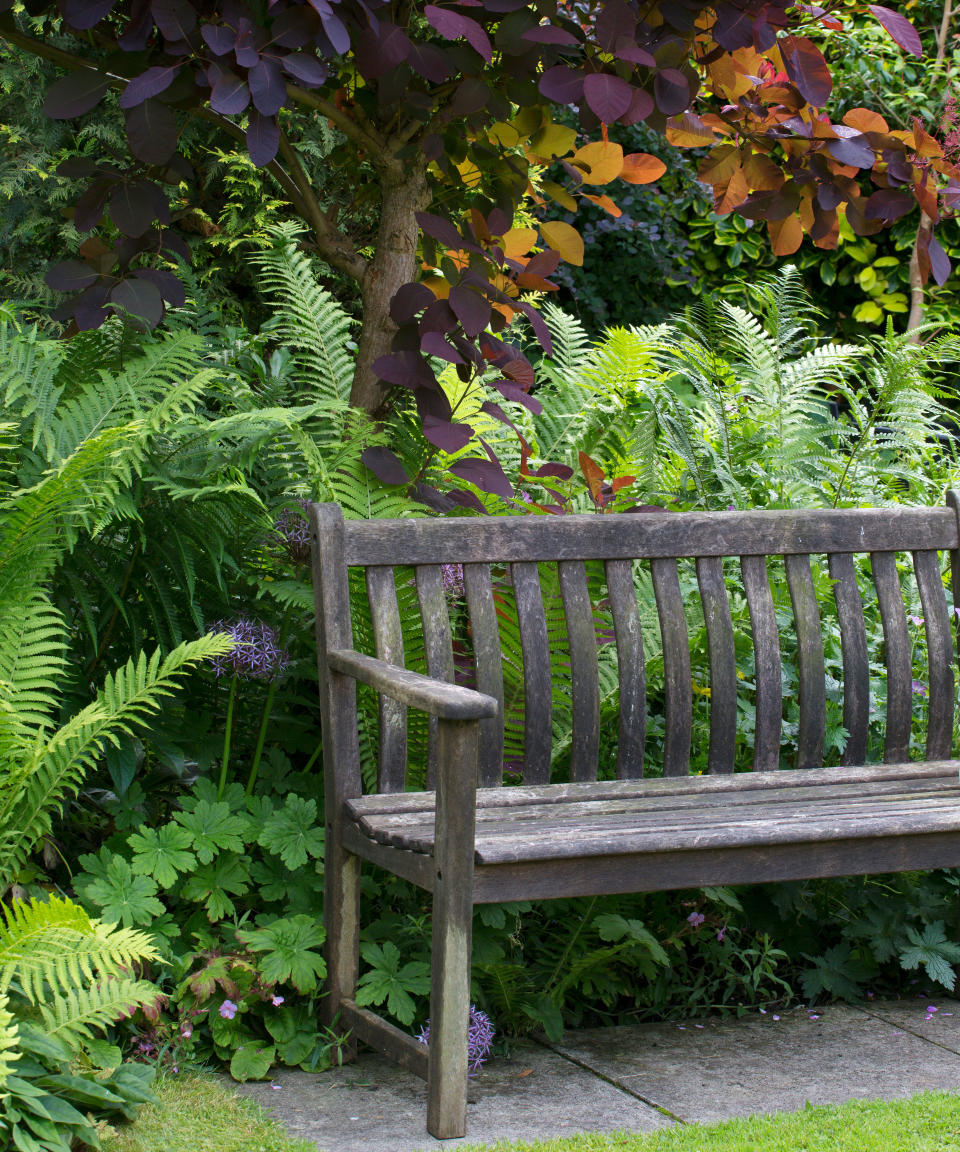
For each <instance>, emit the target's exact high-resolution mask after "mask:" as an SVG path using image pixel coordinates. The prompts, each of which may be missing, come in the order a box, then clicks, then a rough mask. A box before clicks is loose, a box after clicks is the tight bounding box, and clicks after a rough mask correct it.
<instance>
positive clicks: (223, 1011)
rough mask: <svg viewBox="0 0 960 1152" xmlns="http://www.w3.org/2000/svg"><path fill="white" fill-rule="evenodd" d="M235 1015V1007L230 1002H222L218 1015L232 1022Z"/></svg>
mask: <svg viewBox="0 0 960 1152" xmlns="http://www.w3.org/2000/svg"><path fill="white" fill-rule="evenodd" d="M236 1014H237V1006H236V1004H234V1002H233V1001H232V1000H224V1002H223V1003H222V1004H221V1005H220V1015H221V1016H222V1017H223V1018H224V1020H232V1019H233V1018H234V1016H236Z"/></svg>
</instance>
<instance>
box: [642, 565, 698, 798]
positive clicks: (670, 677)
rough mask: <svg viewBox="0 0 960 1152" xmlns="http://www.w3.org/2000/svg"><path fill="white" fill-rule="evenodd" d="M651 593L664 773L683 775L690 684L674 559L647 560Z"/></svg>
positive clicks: (689, 720)
mask: <svg viewBox="0 0 960 1152" xmlns="http://www.w3.org/2000/svg"><path fill="white" fill-rule="evenodd" d="M650 575H651V576H652V577H653V594H654V597H655V598H656V601H657V614H658V616H659V618H660V634H661V637H662V640H663V678H664V688H665V700H664V721H665V724H666V735H665V737H664V742H663V774H664V776H686V774H687V773H688V772H689V770H690V734H691V727H692V723H693V685H692V681H691V677H690V637H689V634H688V632H687V617H686V614H685V612H684V610H683V596H682V594H681V592H680V577H679V574H678V572H677V562H676V560H666V559H656V560H651V561H650Z"/></svg>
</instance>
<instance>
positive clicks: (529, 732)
mask: <svg viewBox="0 0 960 1152" xmlns="http://www.w3.org/2000/svg"><path fill="white" fill-rule="evenodd" d="M551 519H552V517H551ZM510 571H511V574H512V578H513V593H514V597H515V601H516V605H517V622H518V623H519V625H520V643H521V645H522V647H523V726H524V750H523V751H524V764H523V779H524V781H525V782H526V783H527V784H546V783H548V782H549V780H550V752H551V743H552V739H553V727H552V723H553V722H552V712H553V689H552V685H551V681H550V645H549V643H548V640H547V617H546V614H545V613H544V609H543V596H542V594H541V591H540V574H539V572H538V571H537V566H536V564H526V563H524V564H511V565H510Z"/></svg>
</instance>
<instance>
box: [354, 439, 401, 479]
mask: <svg viewBox="0 0 960 1152" xmlns="http://www.w3.org/2000/svg"><path fill="white" fill-rule="evenodd" d="M360 460H361V462H362V463H363V465H364V466H365V467H367V468H369V469H370V471H371V472H372V473H373V474H374V476H376V478H377V479H378V480H380V481H381V482H382V483H384V484H409V483H410V477H409V476H408V475H407V470H406V468H404V466H403V462H402V461H401V459H400V457H399V456H398V455H397V454H396V453H395V452H391V451H390V449H389V448H380V447H378V448H365V449H364V450H363V451H362V452H361V453H360Z"/></svg>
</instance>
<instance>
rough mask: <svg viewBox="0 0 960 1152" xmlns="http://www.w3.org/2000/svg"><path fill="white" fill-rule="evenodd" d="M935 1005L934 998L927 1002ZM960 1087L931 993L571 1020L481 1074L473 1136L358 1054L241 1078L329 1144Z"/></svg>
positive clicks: (471, 1113) (298, 1131)
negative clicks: (330, 1064)
mask: <svg viewBox="0 0 960 1152" xmlns="http://www.w3.org/2000/svg"><path fill="white" fill-rule="evenodd" d="M929 1006H932V1007H934V1008H936V1009H937V1010H936V1011H935V1012H930V1011H928V1007H929ZM958 1087H960V1003H957V1002H955V1001H951V1000H946V999H941V998H938V997H934V998H932V999H923V1000H904V1001H895V1002H885V1003H880V1004H872V1003H868V1004H866V1005H864V1006H863V1007H862V1008H851V1007H832V1008H824V1009H819V1010H813V1011H808V1010H806V1009H794V1010H792V1011H789V1012H784V1013H781V1014H779V1018H778V1016H777V1015H775V1014H774V1013H772V1012H768V1013H767V1014H766V1015H760V1014H754V1015H751V1016H750V1017H745V1018H743V1019H740V1020H735V1019H725V1020H720V1019H705V1020H702V1021H684V1022H683V1023H682V1024H643V1025H638V1026H636V1027H631V1026H624V1027H618V1028H596V1029H589V1030H581V1031H571V1032H568V1033H566V1034H565V1036H564V1038H563V1040H562V1041H561V1042H560V1043H559V1044H556V1045H550V1046H548V1045H546V1044H545V1043H543V1044H538V1043H534V1042H526V1043H524V1044H522V1045H518V1046H517V1048H516V1050H515V1052H514V1055H513V1057H512V1058H511V1059H509V1060H506V1059H497V1060H494V1061H492V1062H491V1063H490V1065H489V1066H488V1067H487V1068H485V1069H484V1070H483V1071H482V1072H481V1073H480V1074H479V1075H477V1076H476V1077H475V1078H474V1079H473V1080H472V1081H471V1090H470V1103H469V1106H468V1112H467V1137H466V1139H465V1140H462V1141H461V1140H443V1141H440V1140H434V1139H433V1138H432V1137H430V1136H428V1135H427V1134H426V1128H425V1123H426V1086H425V1085H424V1083H423V1082H422V1081H421V1080H418V1079H417V1078H416V1077H415V1076H413V1075H412V1073H409V1072H406V1071H403V1070H402V1069H398V1068H395V1067H394V1066H393V1065H391V1064H390V1063H389V1062H388V1061H386V1060H385V1059H384V1058H382V1057H380V1056H377V1055H375V1054H373V1053H370V1052H363V1053H361V1055H360V1058H359V1060H358V1061H357V1063H356V1064H352V1065H349V1066H346V1067H344V1068H340V1069H335V1070H331V1071H328V1072H322V1073H318V1074H310V1073H306V1072H297V1071H289V1070H286V1071H279V1072H278V1073H277V1076H276V1078H275V1079H274V1080H272V1081H264V1082H261V1083H256V1084H253V1083H251V1084H245V1085H242V1086H238V1088H239V1090H240V1091H241V1092H243V1093H244V1094H245V1095H247V1096H250V1097H252V1098H253V1099H255V1100H257V1101H258V1102H259V1103H260V1104H262V1105H264V1106H265V1107H266V1108H267V1110H268V1111H269V1112H270V1114H271V1115H272V1116H274V1117H276V1119H278V1120H279V1121H280V1122H281V1123H282V1124H283V1125H284V1126H285V1127H286V1129H287V1131H288V1132H289V1133H290V1135H291V1136H298V1137H301V1138H305V1139H308V1140H312V1141H314V1142H315V1143H316V1145H317V1147H318V1148H319V1149H322V1150H323V1152H421V1150H426V1149H439V1148H455V1147H457V1145H460V1144H484V1143H493V1142H494V1141H496V1140H534V1139H546V1138H549V1137H553V1136H568V1135H572V1134H574V1133H576V1132H611V1131H615V1130H620V1129H625V1130H627V1131H633V1132H649V1131H652V1130H653V1129H654V1128H657V1127H662V1126H664V1125H669V1124H672V1123H674V1122H677V1121H679V1122H682V1123H690V1122H692V1121H705V1122H710V1121H715V1120H727V1119H730V1118H731V1117H734V1116H747V1115H752V1114H755V1113H761V1112H780V1111H793V1110H795V1109H797V1108H802V1107H803V1106H804V1105H805V1104H806V1102H807V1101H809V1102H810V1103H811V1104H839V1103H842V1102H843V1101H845V1100H850V1099H853V1098H874V1099H894V1098H896V1097H903V1096H910V1095H912V1094H914V1093H915V1092H921V1091H926V1090H932V1089H956V1088H958Z"/></svg>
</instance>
